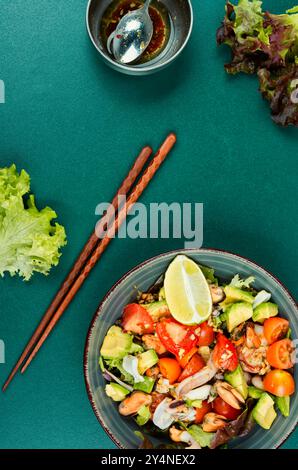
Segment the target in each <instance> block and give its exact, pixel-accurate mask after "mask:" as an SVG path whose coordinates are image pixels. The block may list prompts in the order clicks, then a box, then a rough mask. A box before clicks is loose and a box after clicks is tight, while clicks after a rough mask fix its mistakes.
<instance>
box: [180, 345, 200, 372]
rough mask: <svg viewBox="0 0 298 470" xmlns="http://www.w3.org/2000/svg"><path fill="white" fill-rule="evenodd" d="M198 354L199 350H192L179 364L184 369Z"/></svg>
mask: <svg viewBox="0 0 298 470" xmlns="http://www.w3.org/2000/svg"><path fill="white" fill-rule="evenodd" d="M197 352H198V349H197V348H191V350H190V351H188V352H187V353H186V354H184V356H183V357H182V358H181V359H179V364H180V366H181V367H182V369H184V368H185V367H186V365H187V363H188V362H189V361H190V360H191V358H192V356H193V355H194V354H196V353H197Z"/></svg>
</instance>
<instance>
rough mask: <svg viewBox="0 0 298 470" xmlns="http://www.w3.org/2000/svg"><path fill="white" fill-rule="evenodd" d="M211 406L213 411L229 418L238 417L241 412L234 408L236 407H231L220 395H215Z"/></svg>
mask: <svg viewBox="0 0 298 470" xmlns="http://www.w3.org/2000/svg"><path fill="white" fill-rule="evenodd" d="M213 408H214V411H215V413H217V414H219V415H222V416H224V417H225V418H227V419H231V420H232V419H236V418H238V416H239V415H240V414H241V413H242V410H236V408H233V407H232V406H231V405H229V404H228V403H226V402H225V401H224V400H223V399H222V398H220V397H216V398H215V400H214V401H213Z"/></svg>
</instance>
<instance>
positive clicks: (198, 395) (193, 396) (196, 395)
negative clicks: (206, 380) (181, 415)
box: [184, 385, 211, 400]
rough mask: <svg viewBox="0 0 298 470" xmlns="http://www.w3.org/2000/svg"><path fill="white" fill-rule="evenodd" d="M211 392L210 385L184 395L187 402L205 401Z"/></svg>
mask: <svg viewBox="0 0 298 470" xmlns="http://www.w3.org/2000/svg"><path fill="white" fill-rule="evenodd" d="M210 390H211V385H203V386H202V387H198V388H195V389H194V390H191V391H190V392H188V393H186V395H184V397H185V398H188V399H189V400H207V398H208V397H209V393H210Z"/></svg>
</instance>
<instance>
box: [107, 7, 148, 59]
mask: <svg viewBox="0 0 298 470" xmlns="http://www.w3.org/2000/svg"><path fill="white" fill-rule="evenodd" d="M150 3H151V0H146V1H145V3H144V6H143V7H142V8H139V9H138V10H134V11H130V12H129V13H127V14H126V15H125V16H123V18H121V20H120V21H119V24H118V26H117V28H116V30H115V31H114V32H113V33H112V34H111V35H110V37H109V38H108V42H107V48H108V50H109V52H110V53H111V54H113V55H114V57H115V59H116V60H117V62H120V63H122V64H128V63H130V62H133V61H135V60H136V59H137V58H138V57H140V56H141V55H142V54H143V53H144V51H145V50H146V48H147V47H148V45H149V43H150V41H151V39H152V35H153V23H152V20H151V18H150V15H149V5H150Z"/></svg>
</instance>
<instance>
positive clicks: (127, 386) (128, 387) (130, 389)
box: [104, 369, 133, 392]
mask: <svg viewBox="0 0 298 470" xmlns="http://www.w3.org/2000/svg"><path fill="white" fill-rule="evenodd" d="M104 373H105V374H107V375H109V376H110V379H109V381H110V382H111V379H113V380H114V382H117V383H118V384H119V385H121V386H122V387H123V388H126V390H129V391H130V392H132V391H133V387H131V386H130V385H128V384H126V383H125V382H122V380H120V379H118V377H116V375H114V374H112V372H110V371H108V370H107V369H105V370H104Z"/></svg>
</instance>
